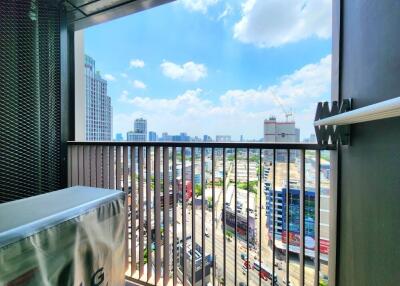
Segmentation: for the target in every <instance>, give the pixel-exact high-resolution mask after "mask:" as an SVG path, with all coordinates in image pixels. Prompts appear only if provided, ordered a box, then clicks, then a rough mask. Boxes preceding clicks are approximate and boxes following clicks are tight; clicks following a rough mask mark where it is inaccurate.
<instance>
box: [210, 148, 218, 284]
mask: <svg viewBox="0 0 400 286" xmlns="http://www.w3.org/2000/svg"><path fill="white" fill-rule="evenodd" d="M211 188H212V189H211V192H212V198H211V199H212V214H211V217H212V257H213V259H212V262H213V266H212V269H213V271H212V272H213V274H212V285H216V284H215V272H216V266H217V263H216V256H215V149H214V148H212V149H211Z"/></svg>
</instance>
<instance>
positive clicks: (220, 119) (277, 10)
mask: <svg viewBox="0 0 400 286" xmlns="http://www.w3.org/2000/svg"><path fill="white" fill-rule="evenodd" d="M292 2H293V3H292ZM260 15H261V16H260ZM278 15H281V16H279V17H278ZM155 19H156V20H155ZM183 23H184V24H183ZM84 34H85V36H84V38H85V54H87V55H90V56H91V57H92V58H93V59H94V60H95V61H96V69H97V70H98V71H100V73H101V76H102V78H104V79H105V80H107V83H108V95H109V96H110V97H111V100H112V105H113V117H114V118H113V138H115V136H116V134H117V133H122V134H123V135H124V137H126V133H127V132H128V131H129V130H131V129H132V128H133V121H134V119H135V118H139V117H144V118H146V119H147V120H148V130H154V131H155V132H157V134H161V133H162V132H168V133H169V134H179V133H180V132H186V133H187V134H188V135H190V136H193V137H194V136H198V137H200V138H201V137H202V136H203V135H209V136H211V137H213V138H215V136H216V135H219V134H227V135H230V136H232V138H238V139H240V135H243V136H244V138H248V139H247V140H258V139H259V138H262V137H263V121H264V119H266V118H269V117H270V116H276V117H277V119H278V120H279V121H285V113H292V114H293V119H294V120H295V121H296V127H297V128H300V130H301V132H300V139H301V140H303V139H304V138H308V137H309V136H310V135H311V134H313V133H314V127H313V119H314V115H315V110H316V104H317V102H319V101H328V100H330V81H331V78H330V73H331V41H332V40H331V1H329V0H323V1H322V0H318V1H317V0H309V1H307V2H306V3H302V4H301V5H299V4H298V3H297V2H295V1H293V0H282V1H280V2H279V3H275V2H274V1H270V0H263V1H261V0H235V1H226V0H215V1H209V0H198V1H188V0H181V1H176V2H173V3H169V4H165V5H161V6H159V7H157V8H154V9H150V10H148V11H144V12H140V13H137V14H134V15H131V16H127V17H124V18H121V19H118V20H114V21H110V22H108V23H105V24H101V25H96V26H93V27H91V28H88V29H86V30H85V31H84ZM164 130H167V131H164ZM182 130H185V131H182ZM249 138H253V139H249Z"/></svg>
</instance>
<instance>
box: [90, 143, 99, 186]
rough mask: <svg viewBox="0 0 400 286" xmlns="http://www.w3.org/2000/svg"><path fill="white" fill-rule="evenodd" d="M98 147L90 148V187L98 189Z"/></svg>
mask: <svg viewBox="0 0 400 286" xmlns="http://www.w3.org/2000/svg"><path fill="white" fill-rule="evenodd" d="M96 165H97V163H96V146H95V145H93V146H90V186H91V187H96V179H97V174H96Z"/></svg>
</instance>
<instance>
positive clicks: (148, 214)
mask: <svg viewBox="0 0 400 286" xmlns="http://www.w3.org/2000/svg"><path fill="white" fill-rule="evenodd" d="M151 181H152V180H151V147H149V146H147V147H146V226H147V231H146V232H147V237H146V241H147V245H146V247H147V281H148V282H149V281H150V278H151V276H152V267H151V265H152V263H153V262H152V254H151V252H152V247H151Z"/></svg>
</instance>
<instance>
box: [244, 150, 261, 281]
mask: <svg viewBox="0 0 400 286" xmlns="http://www.w3.org/2000/svg"><path fill="white" fill-rule="evenodd" d="M246 151H247V152H246V153H247V154H246V155H247V156H246V159H247V180H246V181H247V200H246V201H247V208H246V216H247V226H246V228H247V229H246V252H247V253H246V256H247V260H248V261H249V258H250V251H249V230H250V228H249V221H250V171H249V169H250V150H249V148H247V149H246ZM260 267H261V265H260ZM260 271H261V269H260ZM249 273H250V264H248V265H247V272H246V281H247V284H246V285H250V284H249V283H250V281H249V280H250V279H249Z"/></svg>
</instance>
